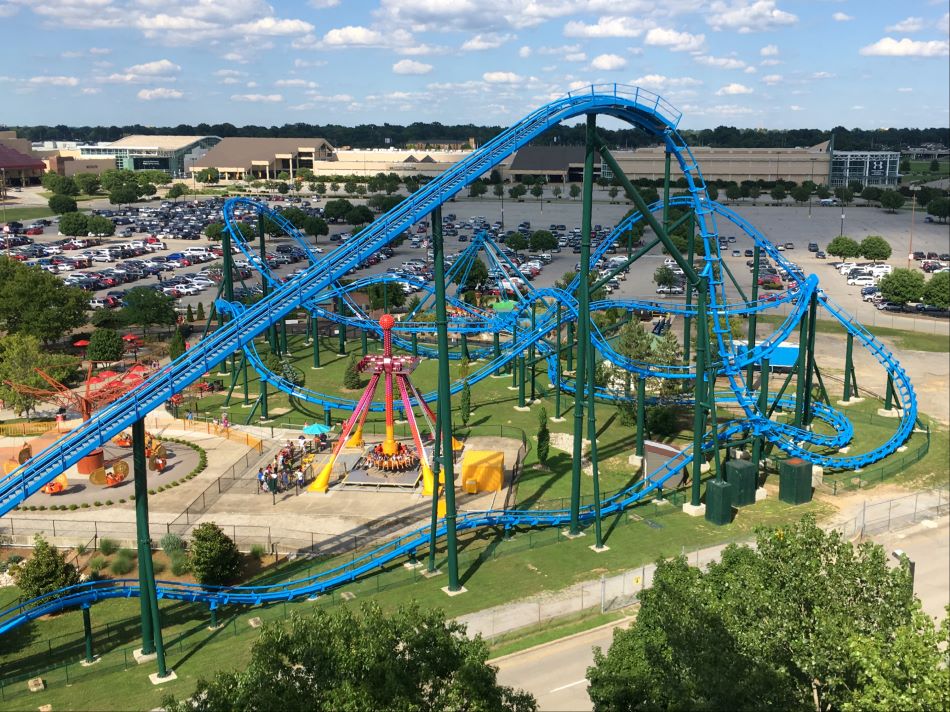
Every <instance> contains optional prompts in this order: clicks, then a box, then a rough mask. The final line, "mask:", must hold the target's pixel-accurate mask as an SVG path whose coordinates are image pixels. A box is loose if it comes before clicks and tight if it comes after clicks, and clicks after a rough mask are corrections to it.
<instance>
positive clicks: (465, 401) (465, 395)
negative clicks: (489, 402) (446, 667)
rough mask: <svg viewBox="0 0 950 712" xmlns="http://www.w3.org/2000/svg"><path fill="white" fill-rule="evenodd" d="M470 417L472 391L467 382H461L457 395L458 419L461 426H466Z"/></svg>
mask: <svg viewBox="0 0 950 712" xmlns="http://www.w3.org/2000/svg"><path fill="white" fill-rule="evenodd" d="M471 417H472V389H471V387H469V385H468V381H467V380H466V381H462V392H461V393H460V394H459V419H460V420H461V421H462V426H463V427H465V426H468V421H469V420H470V419H471Z"/></svg>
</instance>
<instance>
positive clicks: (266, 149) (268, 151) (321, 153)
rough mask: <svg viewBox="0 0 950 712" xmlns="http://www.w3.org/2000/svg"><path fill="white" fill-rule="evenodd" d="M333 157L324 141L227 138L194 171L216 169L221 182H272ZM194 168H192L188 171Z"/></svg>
mask: <svg viewBox="0 0 950 712" xmlns="http://www.w3.org/2000/svg"><path fill="white" fill-rule="evenodd" d="M332 157H333V146H331V145H330V144H329V143H327V141H326V140H325V139H322V138H266V137H264V138H241V137H232V138H225V139H222V140H221V141H220V143H218V144H217V145H216V146H215V147H214V148H212V149H211V150H210V151H208V152H207V153H206V154H205V155H204V156H202V157H201V158H199V159H197V160H196V161H195V162H194V170H196V171H200V170H202V169H203V168H216V169H217V170H218V173H219V174H220V178H221V180H260V179H263V180H270V179H273V178H277V176H278V175H280V174H281V173H287V175H288V176H289V177H291V178H292V177H293V176H295V175H296V174H297V172H298V171H299V170H301V169H303V168H306V169H309V170H311V171H316V168H317V167H318V166H319V165H320V164H322V163H324V162H326V161H329V160H332ZM190 170H191V166H189V171H190Z"/></svg>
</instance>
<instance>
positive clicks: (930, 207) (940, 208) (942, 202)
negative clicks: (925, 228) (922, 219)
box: [927, 198, 950, 222]
mask: <svg viewBox="0 0 950 712" xmlns="http://www.w3.org/2000/svg"><path fill="white" fill-rule="evenodd" d="M927 214H928V215H932V216H933V217H935V218H937V220H939V221H940V222H946V221H947V218H948V217H950V198H934V199H933V200H931V201H930V202H929V203H927Z"/></svg>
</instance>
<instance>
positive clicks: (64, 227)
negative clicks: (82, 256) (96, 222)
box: [50, 196, 89, 237]
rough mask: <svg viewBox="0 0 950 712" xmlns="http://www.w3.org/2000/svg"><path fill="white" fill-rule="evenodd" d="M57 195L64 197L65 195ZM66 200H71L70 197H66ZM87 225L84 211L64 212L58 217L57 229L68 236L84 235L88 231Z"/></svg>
mask: <svg viewBox="0 0 950 712" xmlns="http://www.w3.org/2000/svg"><path fill="white" fill-rule="evenodd" d="M54 197H55V196H54ZM59 197H63V198H66V196H59ZM51 200H52V198H51ZM66 200H72V198H66ZM50 207H52V206H50ZM88 225H89V216H88V215H86V214H85V213H77V212H71V213H64V214H63V216H62V217H61V218H60V219H59V231H60V232H61V233H63V234H64V235H69V236H70V237H85V236H86V234H87V233H88V232H89V228H88Z"/></svg>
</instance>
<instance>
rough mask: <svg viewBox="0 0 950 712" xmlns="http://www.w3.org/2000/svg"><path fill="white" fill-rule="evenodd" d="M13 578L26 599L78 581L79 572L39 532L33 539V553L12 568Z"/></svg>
mask: <svg viewBox="0 0 950 712" xmlns="http://www.w3.org/2000/svg"><path fill="white" fill-rule="evenodd" d="M13 580H14V581H16V585H17V586H19V588H20V590H21V591H22V592H23V596H24V597H25V598H26V599H30V598H37V597H38V596H45V595H46V594H48V593H52V592H53V591H56V590H58V589H61V588H65V587H67V586H73V585H75V584H77V583H79V572H78V571H76V567H75V566H73V565H72V564H67V563H66V557H65V556H64V555H63V554H61V553H60V552H59V551H58V550H57V549H56V548H54V547H52V546H50V545H49V543H48V542H47V541H46V539H44V538H43V537H42V536H40V535H39V534H37V535H36V537H35V538H34V540H33V554H32V556H30V558H29V559H27V560H26V561H25V562H23V563H21V564H18V565H16V566H15V567H14V569H13Z"/></svg>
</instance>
